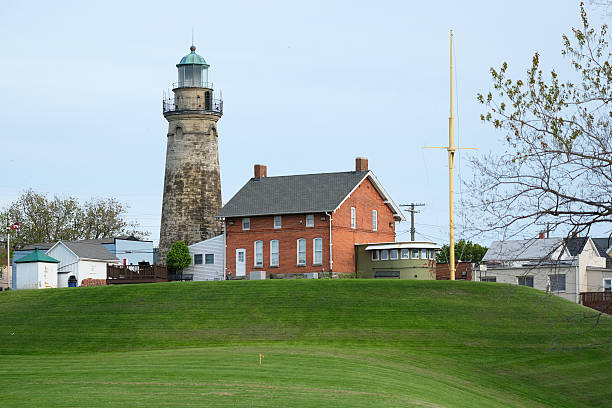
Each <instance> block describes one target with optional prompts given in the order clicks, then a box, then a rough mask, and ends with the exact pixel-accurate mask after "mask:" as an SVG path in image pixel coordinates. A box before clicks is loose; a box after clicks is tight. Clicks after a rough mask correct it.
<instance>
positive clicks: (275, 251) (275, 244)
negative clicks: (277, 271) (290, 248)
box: [270, 239, 278, 266]
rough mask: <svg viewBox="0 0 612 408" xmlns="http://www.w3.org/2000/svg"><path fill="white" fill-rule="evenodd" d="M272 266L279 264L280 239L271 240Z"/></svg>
mask: <svg viewBox="0 0 612 408" xmlns="http://www.w3.org/2000/svg"><path fill="white" fill-rule="evenodd" d="M270 266H278V240H276V239H274V240H272V241H270Z"/></svg>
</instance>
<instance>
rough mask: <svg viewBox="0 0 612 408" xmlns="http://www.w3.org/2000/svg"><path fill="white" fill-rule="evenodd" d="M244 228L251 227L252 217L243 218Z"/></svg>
mask: <svg viewBox="0 0 612 408" xmlns="http://www.w3.org/2000/svg"><path fill="white" fill-rule="evenodd" d="M242 229H243V230H244V231H246V230H250V229H251V219H250V218H243V219H242Z"/></svg>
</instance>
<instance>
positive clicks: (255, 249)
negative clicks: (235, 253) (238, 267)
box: [253, 240, 263, 268]
mask: <svg viewBox="0 0 612 408" xmlns="http://www.w3.org/2000/svg"><path fill="white" fill-rule="evenodd" d="M258 242H261V264H259V265H258V264H257V243H258ZM253 266H254V267H256V268H262V267H263V241H260V240H258V241H255V242H253Z"/></svg>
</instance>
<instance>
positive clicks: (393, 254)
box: [389, 249, 399, 261]
mask: <svg viewBox="0 0 612 408" xmlns="http://www.w3.org/2000/svg"><path fill="white" fill-rule="evenodd" d="M389 259H391V260H393V261H395V260H398V259H399V249H391V250H390V251H389Z"/></svg>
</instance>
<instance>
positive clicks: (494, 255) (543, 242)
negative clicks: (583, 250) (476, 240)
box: [482, 238, 584, 261]
mask: <svg viewBox="0 0 612 408" xmlns="http://www.w3.org/2000/svg"><path fill="white" fill-rule="evenodd" d="M561 246H563V239H562V238H543V239H538V238H533V239H522V240H513V241H495V242H493V243H492V244H491V246H490V247H489V249H488V250H487V253H486V254H485V256H484V257H483V258H482V260H483V261H530V260H540V259H548V258H549V257H550V254H551V253H552V252H554V251H555V250H556V249H557V248H559V247H561ZM583 246H584V245H583Z"/></svg>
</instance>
